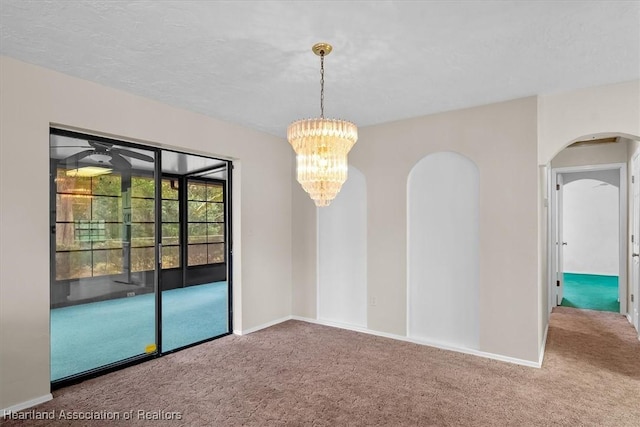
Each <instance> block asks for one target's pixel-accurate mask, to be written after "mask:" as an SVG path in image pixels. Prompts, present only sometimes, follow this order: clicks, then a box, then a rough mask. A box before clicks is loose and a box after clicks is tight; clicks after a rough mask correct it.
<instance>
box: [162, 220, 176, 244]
mask: <svg viewBox="0 0 640 427" xmlns="http://www.w3.org/2000/svg"><path fill="white" fill-rule="evenodd" d="M162 244H163V245H179V244H180V224H162Z"/></svg>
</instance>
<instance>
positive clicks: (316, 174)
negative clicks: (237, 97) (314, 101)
mask: <svg viewBox="0 0 640 427" xmlns="http://www.w3.org/2000/svg"><path fill="white" fill-rule="evenodd" d="M332 49H333V48H332V46H331V45H330V44H328V43H317V44H315V45H314V46H313V48H312V50H313V53H315V54H316V55H318V56H320V118H315V119H303V120H298V121H296V122H293V123H291V124H290V125H289V128H288V129H287V139H288V140H289V143H290V144H291V146H292V147H293V150H294V151H295V153H296V167H297V179H298V182H299V183H300V184H301V185H302V188H303V189H304V191H306V192H307V193H309V196H310V197H311V199H313V201H314V202H315V204H316V206H318V207H322V206H329V204H330V203H331V201H332V200H333V199H334V198H335V197H336V196H337V195H338V192H339V191H340V188H341V187H342V184H344V183H345V181H346V180H347V171H348V163H347V154H348V153H349V150H351V147H353V145H354V144H355V143H356V141H357V140H358V128H357V127H356V125H355V124H353V123H351V122H347V121H344V120H337V119H325V118H324V57H325V56H326V55H328V54H329V53H331V50H332Z"/></svg>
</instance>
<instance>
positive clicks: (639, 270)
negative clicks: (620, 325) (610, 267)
mask: <svg viewBox="0 0 640 427" xmlns="http://www.w3.org/2000/svg"><path fill="white" fill-rule="evenodd" d="M630 175H631V177H632V180H631V192H630V193H631V201H630V206H631V214H630V218H629V222H630V230H629V234H630V235H631V236H632V237H633V239H634V241H635V242H632V246H631V248H630V250H629V252H630V253H631V254H632V257H631V260H630V266H631V268H630V269H631V277H630V278H629V292H630V293H631V294H632V295H633V297H634V298H633V301H631V307H629V310H628V313H627V318H628V319H629V322H630V323H631V324H632V325H633V327H634V328H635V329H636V332H637V333H638V339H640V301H638V297H639V296H640V267H638V265H637V264H636V262H635V260H634V259H633V253H635V246H637V244H638V243H640V236H638V235H636V234H634V232H635V231H638V230H640V224H638V222H640V212H639V211H638V210H639V209H640V207H639V206H636V203H635V193H636V189H637V188H638V187H639V186H640V181H638V180H639V179H640V148H638V149H636V151H635V152H634V153H633V154H632V155H631V172H630ZM634 181H635V182H634ZM636 226H637V229H636ZM638 234H640V232H638ZM634 279H635V280H634Z"/></svg>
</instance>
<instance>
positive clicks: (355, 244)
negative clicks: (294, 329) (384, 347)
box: [309, 166, 367, 327]
mask: <svg viewBox="0 0 640 427" xmlns="http://www.w3.org/2000/svg"><path fill="white" fill-rule="evenodd" d="M309 202H311V200H309ZM318 319H320V320H324V321H330V322H335V323H342V324H345V325H350V326H357V327H366V326H367V183H366V180H365V177H364V175H363V174H362V172H360V171H359V170H358V169H356V168H355V167H353V166H349V179H348V180H347V182H346V183H345V184H344V185H343V187H342V189H341V190H340V193H339V194H338V196H337V197H336V198H335V199H334V200H333V202H331V205H330V206H328V207H325V208H321V209H318Z"/></svg>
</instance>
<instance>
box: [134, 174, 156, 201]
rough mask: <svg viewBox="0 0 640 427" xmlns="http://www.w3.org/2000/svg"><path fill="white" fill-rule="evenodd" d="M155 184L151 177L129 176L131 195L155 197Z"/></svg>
mask: <svg viewBox="0 0 640 427" xmlns="http://www.w3.org/2000/svg"><path fill="white" fill-rule="evenodd" d="M155 192H156V186H155V182H154V180H153V178H146V177H140V176H134V177H132V178H131V196H132V197H148V198H151V199H153V198H154V197H155Z"/></svg>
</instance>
